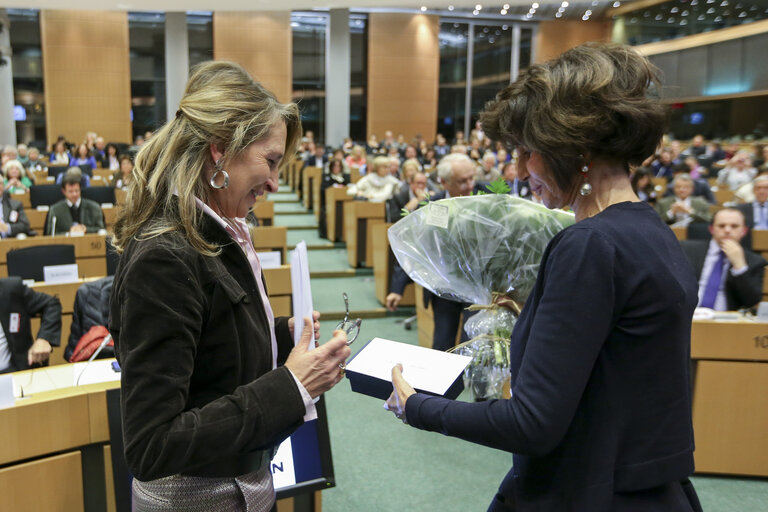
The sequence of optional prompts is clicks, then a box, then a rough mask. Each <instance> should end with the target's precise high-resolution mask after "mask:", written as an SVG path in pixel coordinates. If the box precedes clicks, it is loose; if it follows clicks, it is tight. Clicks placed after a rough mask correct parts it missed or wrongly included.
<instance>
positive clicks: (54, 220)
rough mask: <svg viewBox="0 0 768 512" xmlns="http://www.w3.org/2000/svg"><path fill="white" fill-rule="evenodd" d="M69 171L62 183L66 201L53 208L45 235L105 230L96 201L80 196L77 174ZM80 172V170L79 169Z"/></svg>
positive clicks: (50, 211) (63, 200)
mask: <svg viewBox="0 0 768 512" xmlns="http://www.w3.org/2000/svg"><path fill="white" fill-rule="evenodd" d="M73 169H78V168H77V167H74V168H71V169H69V170H68V171H67V172H66V173H65V176H64V179H63V180H62V182H61V191H62V193H63V194H64V199H62V200H61V201H59V202H58V203H55V204H53V205H52V206H51V209H50V210H49V211H48V218H47V219H46V222H45V234H46V235H50V234H52V233H55V234H57V235H59V234H64V233H74V234H82V233H96V232H98V231H99V230H100V229H104V215H103V214H102V212H101V207H100V206H99V203H97V202H96V201H91V200H90V199H85V198H83V197H81V196H80V191H81V187H80V179H81V176H79V175H78V173H77V172H73ZM78 170H79V169H78Z"/></svg>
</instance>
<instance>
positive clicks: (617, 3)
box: [613, 1, 621, 9]
mask: <svg viewBox="0 0 768 512" xmlns="http://www.w3.org/2000/svg"><path fill="white" fill-rule="evenodd" d="M613 7H614V9H615V8H616V7H621V2H619V1H616V2H613Z"/></svg>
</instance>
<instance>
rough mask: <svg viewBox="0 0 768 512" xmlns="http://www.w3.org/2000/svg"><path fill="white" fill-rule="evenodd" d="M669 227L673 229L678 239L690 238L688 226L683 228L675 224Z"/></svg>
mask: <svg viewBox="0 0 768 512" xmlns="http://www.w3.org/2000/svg"><path fill="white" fill-rule="evenodd" d="M669 228H670V229H671V230H672V232H673V233H674V234H675V236H676V237H677V239H678V240H687V239H688V228H683V227H678V226H675V227H672V226H670V227H669Z"/></svg>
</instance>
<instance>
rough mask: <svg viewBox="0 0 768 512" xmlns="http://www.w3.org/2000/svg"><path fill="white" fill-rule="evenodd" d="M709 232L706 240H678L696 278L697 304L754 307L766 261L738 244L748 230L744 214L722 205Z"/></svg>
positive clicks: (730, 308)
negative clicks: (697, 280) (697, 284)
mask: <svg viewBox="0 0 768 512" xmlns="http://www.w3.org/2000/svg"><path fill="white" fill-rule="evenodd" d="M709 231H710V233H711V234H712V240H710V241H709V242H707V241H703V240H683V241H681V242H680V244H681V245H682V247H683V251H684V252H685V255H686V256H687V257H688V260H689V261H690V263H691V266H692V267H693V270H694V272H695V273H696V275H697V276H698V277H699V303H698V304H699V306H700V307H706V308H712V309H715V310H717V311H725V310H729V311H733V310H738V309H743V308H751V307H754V306H755V305H756V304H757V303H758V302H760V300H761V298H762V296H763V272H764V267H765V265H767V264H768V261H765V259H763V257H762V256H760V255H758V254H755V253H753V252H752V251H749V250H745V249H744V247H742V245H741V244H740V243H739V242H740V241H741V239H742V238H743V237H744V235H746V233H747V227H746V226H745V225H744V214H742V212H741V211H739V210H736V209H734V208H724V209H722V210H720V211H718V212H716V213H715V216H714V217H713V218H712V225H711V226H710V228H709Z"/></svg>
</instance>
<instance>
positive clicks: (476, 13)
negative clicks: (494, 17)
mask: <svg viewBox="0 0 768 512" xmlns="http://www.w3.org/2000/svg"><path fill="white" fill-rule="evenodd" d="M478 14H480V11H478V10H477V9H475V10H474V11H472V15H474V16H477V15H478Z"/></svg>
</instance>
